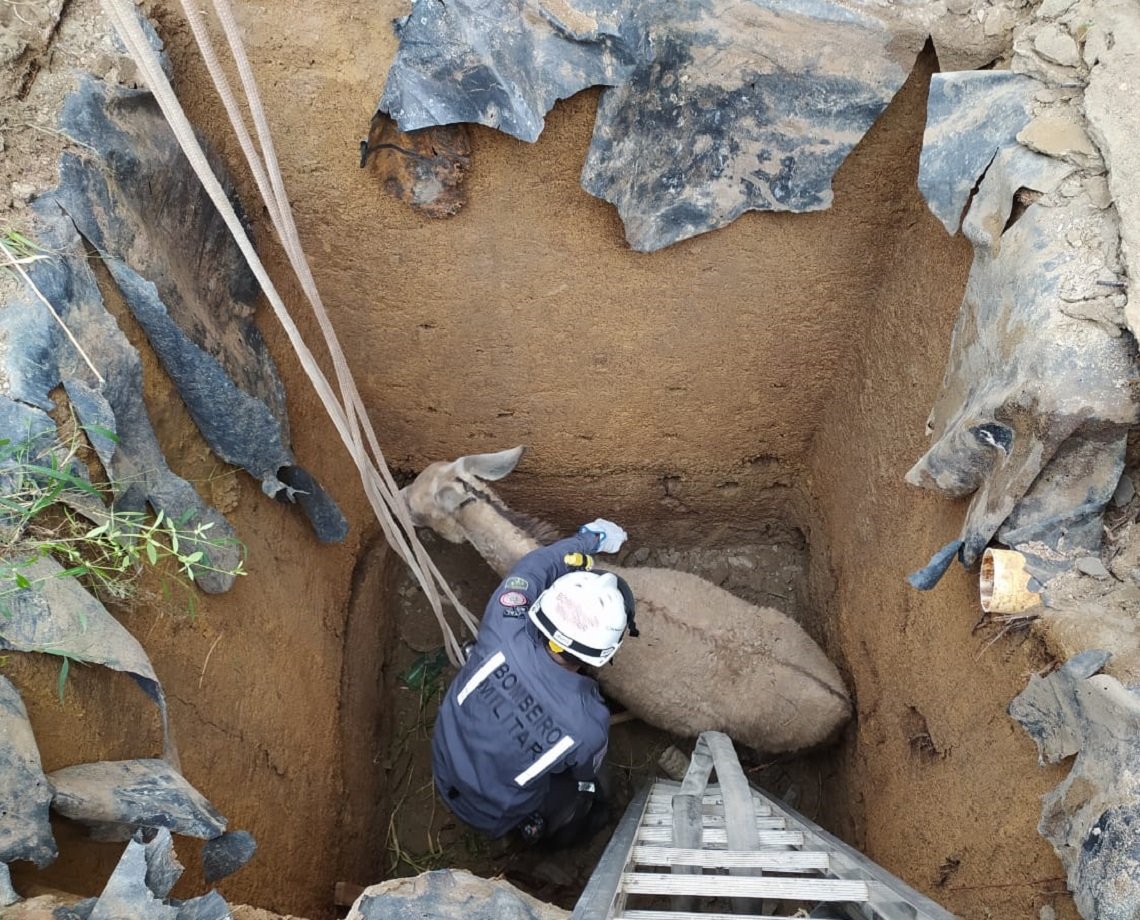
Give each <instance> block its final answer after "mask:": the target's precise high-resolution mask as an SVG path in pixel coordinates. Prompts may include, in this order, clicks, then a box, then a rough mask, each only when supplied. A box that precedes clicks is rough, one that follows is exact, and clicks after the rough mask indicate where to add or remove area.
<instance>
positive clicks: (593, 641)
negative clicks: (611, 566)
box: [527, 572, 637, 667]
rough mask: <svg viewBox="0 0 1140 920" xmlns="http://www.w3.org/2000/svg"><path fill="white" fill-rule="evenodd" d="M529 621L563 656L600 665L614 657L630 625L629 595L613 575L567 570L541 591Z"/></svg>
mask: <svg viewBox="0 0 1140 920" xmlns="http://www.w3.org/2000/svg"><path fill="white" fill-rule="evenodd" d="M527 615H528V616H529V617H530V619H531V622H533V623H534V625H535V626H536V627H538V631H539V632H541V633H542V634H543V635H544V636H546V638H547V639H549V640H550V641H551V642H552V643H554V644H555V645H556V646H558V647H559V648H560V649H561V650H562V651H564V652H566V653H567V654H568V655H572V656H574V657H575V658H577V659H578V660H579V661H583V662H585V663H586V664H591V665H594V666H595V667H601V666H602V665H604V664H605V663H606V662H607V661H609V660H610V659H611V658H613V657H614V652H616V651H617V650H618V646H620V645H621V641H622V639H623V638H624V636H625V630H626V627H627V626H628V627H629V632H630V635H631V636H636V635H637V627H636V626H635V625H634V622H633V593H632V592H631V591H630V590H629V585H627V584H626V583H625V581H624V580H623V579H621V578H618V577H617V576H616V575H614V574H613V572H571V573H570V574H569V575H563V576H562V577H561V578H559V579H557V580H556V581H555V582H554V583H553V584H552V585H551V586H550V587H549V588H547V589H546V590H545V591H543V592H542V593H541V594H540V595H539V596H538V599H537V600H536V601H535V602H534V603H533V604H531V607H530V610H529V611H527Z"/></svg>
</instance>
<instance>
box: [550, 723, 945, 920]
mask: <svg viewBox="0 0 1140 920" xmlns="http://www.w3.org/2000/svg"><path fill="white" fill-rule="evenodd" d="M714 770H715V772H716V776H717V780H718V782H717V783H715V784H711V785H710V784H709V777H710V774H711V773H712V772H713V771H714ZM741 917H744V918H747V920H779V918H781V917H784V918H786V917H811V918H830V920H955V918H954V915H953V914H950V913H948V912H947V911H945V910H943V909H942V908H941V907H939V906H938V905H937V904H935V903H934V902H933V901H931V900H930V899H929V898H927V897H925V896H924V895H922V894H920V893H919V892H917V891H915V890H914V889H913V888H911V887H909V886H908V885H906V884H905V883H903V882H902V881H900V880H899V879H897V878H895V877H894V876H893V875H891V874H890V873H889V872H887V871H886V870H884V869H882V868H881V867H879V866H878V865H876V864H875V863H873V862H871V860H869V859H868V858H867V857H866V856H864V855H863V854H862V853H860V852H859V851H858V850H855V849H853V848H852V847H850V846H848V845H847V844H845V843H844V842H843V841H841V840H839V839H838V838H837V837H833V836H832V835H831V834H829V833H828V832H827V831H825V830H823V828H821V827H819V826H818V825H816V824H814V823H813V822H811V821H809V820H808V819H807V818H805V817H803V816H802V815H800V814H799V813H798V812H796V811H794V810H793V809H791V808H789V807H788V806H786V805H784V804H783V803H782V802H779V801H777V800H775V799H772V798H770V797H768V796H767V795H765V794H764V793H763V792H761V791H760V790H759V789H756V788H754V787H753V786H752V785H751V784H750V783H749V782H748V779H747V777H746V776H745V775H744V771H743V769H742V768H741V766H740V761H739V760H738V759H737V757H736V751H735V750H734V749H733V746H732V741H731V739H729V737H728V736H727V735H725V734H722V733H721V732H704V733H703V734H701V736H700V738H699V739H698V740H697V744H696V748H695V749H694V751H693V756H692V759H691V761H690V763H689V769H688V772H687V773H686V774H685V778H684V780H683V781H682V782H680V783H676V782H670V781H667V780H658V781H656V782H654V783H652V784H651V785H649V786H647V787H645V788H644V789H642V790H641V792H640V793H638V795H637V796H635V797H634V799H633V801H632V802H630V804H629V807H628V808H627V809H626V813H625V816H624V817H623V818H622V820H621V822H620V823H619V824H618V827H617V830H616V831H615V832H614V835H613V837H612V838H611V839H610V843H609V845H608V846H607V847H606V850H605V852H604V853H603V854H602V857H601V859H600V860H599V861H598V865H597V867H596V868H595V869H594V873H593V875H592V876H591V877H590V881H589V883H588V884H587V885H586V888H585V890H584V891H583V892H582V896H581V897H580V898H579V899H578V903H577V904H576V905H575V907H574V911H573V913H572V914H571V917H570V920H682V918H699V920H728V918H736V920H739V918H741Z"/></svg>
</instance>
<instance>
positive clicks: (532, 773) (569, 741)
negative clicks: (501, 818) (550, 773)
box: [515, 735, 574, 786]
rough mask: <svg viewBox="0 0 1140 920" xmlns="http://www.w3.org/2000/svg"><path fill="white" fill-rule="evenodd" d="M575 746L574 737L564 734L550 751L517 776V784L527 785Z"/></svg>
mask: <svg viewBox="0 0 1140 920" xmlns="http://www.w3.org/2000/svg"><path fill="white" fill-rule="evenodd" d="M573 746H574V739H573V738H571V737H570V736H569V735H563V736H562V738H561V740H560V741H559V742H558V743H557V744H556V745H554V747H552V748H551V749H550V750H549V751H547V752H546V753H545V754H543V755H542V756H541V757H539V758H538V760H536V761H535V762H534V763H532V764H531V765H530V766H529V767H527V768H526V769H525V770H523V771H522V773H520V774H519V775H518V776H516V777H515V785H517V786H525V785H526V784H527V783H529V782H530V781H531V780H532V779H534V778H535V777H536V776H538V775H539V774H540V773H542V771H543V770H546V769H547V768H548V767H552V766H554V762H555V761H556V760H558V758H559V757H561V756H562V755H563V754H565V753H566V752H567V751H568V750H570V748H572V747H573Z"/></svg>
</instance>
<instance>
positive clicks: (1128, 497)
mask: <svg viewBox="0 0 1140 920" xmlns="http://www.w3.org/2000/svg"><path fill="white" fill-rule="evenodd" d="M1135 494H1136V486H1135V485H1134V484H1133V482H1132V477H1131V476H1128V475H1124V476H1121V477H1120V482H1119V483H1117V485H1116V488H1115V489H1114V490H1113V493H1112V503H1113V505H1115V506H1116V507H1117V508H1123V507H1124V506H1125V505H1127V504H1128V503H1129V502H1130V501H1132V498H1133V496H1134V495H1135Z"/></svg>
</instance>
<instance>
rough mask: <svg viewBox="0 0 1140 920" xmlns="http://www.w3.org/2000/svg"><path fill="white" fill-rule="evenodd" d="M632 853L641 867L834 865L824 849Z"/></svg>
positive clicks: (646, 849)
mask: <svg viewBox="0 0 1140 920" xmlns="http://www.w3.org/2000/svg"><path fill="white" fill-rule="evenodd" d="M630 855H631V857H632V859H633V862H634V864H635V865H639V866H703V867H704V868H706V869H771V870H775V871H777V872H796V871H800V870H811V869H820V870H825V869H827V868H828V866H829V865H830V861H829V860H828V858H827V853H825V852H824V851H822V850H808V851H804V850H763V851H760V850H686V849H681V848H678V847H654V846H644V845H643V846H635V847H634V848H633V849H632V851H631V852H630Z"/></svg>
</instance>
